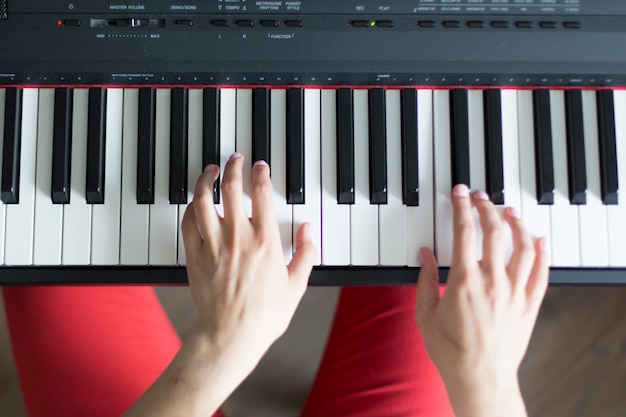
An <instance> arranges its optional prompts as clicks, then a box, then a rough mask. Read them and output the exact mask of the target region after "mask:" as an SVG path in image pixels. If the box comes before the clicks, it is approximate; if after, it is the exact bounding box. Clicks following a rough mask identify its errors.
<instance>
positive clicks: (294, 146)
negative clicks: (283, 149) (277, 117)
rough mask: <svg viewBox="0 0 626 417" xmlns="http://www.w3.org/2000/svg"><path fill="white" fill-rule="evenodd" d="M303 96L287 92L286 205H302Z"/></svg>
mask: <svg viewBox="0 0 626 417" xmlns="http://www.w3.org/2000/svg"><path fill="white" fill-rule="evenodd" d="M304 192H305V190H304V96H303V91H302V89H301V88H290V89H289V91H287V204H304Z"/></svg>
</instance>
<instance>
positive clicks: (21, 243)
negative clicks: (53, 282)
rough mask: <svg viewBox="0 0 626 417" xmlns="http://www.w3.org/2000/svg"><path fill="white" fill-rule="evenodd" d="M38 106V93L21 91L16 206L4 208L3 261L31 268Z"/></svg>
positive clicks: (31, 90) (30, 89)
mask: <svg viewBox="0 0 626 417" xmlns="http://www.w3.org/2000/svg"><path fill="white" fill-rule="evenodd" d="M38 106H39V91H38V90H37V89H35V88H25V89H24V91H23V92H22V148H21V152H20V184H19V187H20V189H19V193H20V194H19V204H7V205H6V243H7V244H6V245H5V254H4V261H5V263H6V264H7V265H30V264H32V261H33V228H34V223H35V170H36V157H37V109H38Z"/></svg>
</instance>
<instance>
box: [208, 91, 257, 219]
mask: <svg viewBox="0 0 626 417" xmlns="http://www.w3.org/2000/svg"><path fill="white" fill-rule="evenodd" d="M250 123H252V121H250ZM236 130H237V90H235V89H234V88H225V89H223V90H221V91H220V155H221V156H220V161H221V162H220V163H221V165H220V168H221V171H222V175H224V169H225V168H226V163H227V162H228V158H230V156H231V155H232V154H233V153H234V152H235V148H236V147H235V132H236ZM246 157H248V158H251V157H252V155H246ZM221 178H222V177H220V181H221ZM220 190H221V188H220ZM220 192H221V191H220ZM216 208H217V211H218V213H219V214H220V215H221V216H223V215H224V198H223V196H220V203H219V204H218V205H217V206H216Z"/></svg>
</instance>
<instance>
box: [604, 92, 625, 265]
mask: <svg viewBox="0 0 626 417" xmlns="http://www.w3.org/2000/svg"><path fill="white" fill-rule="evenodd" d="M613 99H614V102H615V103H614V107H615V136H616V137H615V139H616V144H617V181H618V185H619V186H620V188H621V189H622V190H623V189H625V188H626V117H624V115H625V114H626V90H620V91H615V92H614V93H613ZM618 198H619V200H618V202H619V205H615V206H608V207H607V215H608V225H609V234H608V239H609V264H610V265H611V266H612V267H624V266H626V250H624V248H626V233H625V232H624V231H625V230H626V193H623V192H620V193H619V197H618Z"/></svg>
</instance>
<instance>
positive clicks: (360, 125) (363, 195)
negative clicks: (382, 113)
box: [350, 90, 378, 266]
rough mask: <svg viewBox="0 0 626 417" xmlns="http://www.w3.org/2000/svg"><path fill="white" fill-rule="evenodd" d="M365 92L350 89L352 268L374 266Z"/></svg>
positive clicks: (374, 213) (375, 251)
mask: <svg viewBox="0 0 626 417" xmlns="http://www.w3.org/2000/svg"><path fill="white" fill-rule="evenodd" d="M368 117H369V116H368V93H367V90H354V206H353V207H352V213H351V218H350V221H351V226H350V242H351V243H352V244H351V246H350V250H351V253H350V259H351V260H352V264H353V265H359V266H365V265H377V264H378V207H377V206H376V205H373V204H370V196H369V147H368V144H369V133H368V132H369V124H368V123H369V122H368V120H369V119H368Z"/></svg>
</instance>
